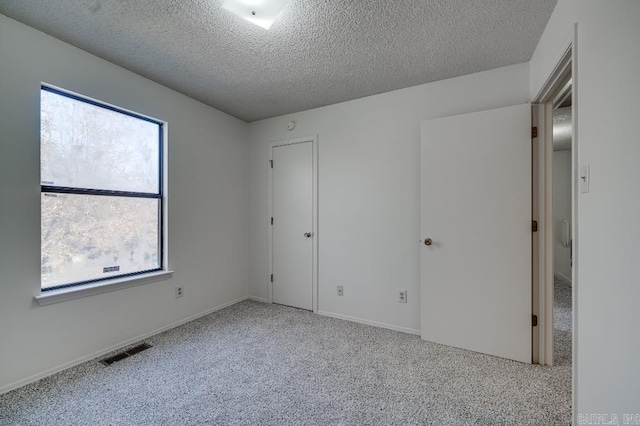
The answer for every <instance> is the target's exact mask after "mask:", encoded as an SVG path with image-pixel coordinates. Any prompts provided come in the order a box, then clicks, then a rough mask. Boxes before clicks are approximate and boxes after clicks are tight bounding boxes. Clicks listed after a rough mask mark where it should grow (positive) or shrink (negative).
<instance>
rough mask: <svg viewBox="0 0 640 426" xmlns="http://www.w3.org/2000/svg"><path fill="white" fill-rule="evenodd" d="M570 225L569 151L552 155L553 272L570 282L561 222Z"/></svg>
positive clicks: (569, 252) (567, 249)
mask: <svg viewBox="0 0 640 426" xmlns="http://www.w3.org/2000/svg"><path fill="white" fill-rule="evenodd" d="M563 219H566V220H568V221H569V224H571V220H572V218H571V151H569V150H565V151H554V153H553V226H554V237H553V270H554V273H555V274H557V275H559V276H560V277H561V278H564V279H565V280H567V281H569V282H571V249H570V248H569V247H564V246H563V245H562V238H563V236H562V234H563V232H564V229H563V227H562V220H563Z"/></svg>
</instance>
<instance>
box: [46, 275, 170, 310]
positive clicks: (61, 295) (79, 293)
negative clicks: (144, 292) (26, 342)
mask: <svg viewBox="0 0 640 426" xmlns="http://www.w3.org/2000/svg"><path fill="white" fill-rule="evenodd" d="M172 277H173V271H157V272H149V273H146V274H141V275H133V276H130V277H122V278H114V279H112V280H105V281H97V282H95V283H90V284H84V285H79V286H77V287H66V288H61V289H57V290H48V291H41V292H40V294H38V295H36V296H33V298H34V299H35V300H36V301H37V302H38V304H40V306H46V305H52V304H54V303H60V302H66V301H69V300H75V299H80V298H83V297H88V296H93V295H95V294H102V293H109V292H111V291H116V290H122V289H123V288H129V287H136V286H139V285H143V284H149V283H155V282H158V281H164V280H168V279H170V278H172Z"/></svg>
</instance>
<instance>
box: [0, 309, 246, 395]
mask: <svg viewBox="0 0 640 426" xmlns="http://www.w3.org/2000/svg"><path fill="white" fill-rule="evenodd" d="M248 298H249V297H247V296H245V297H241V298H239V299H236V300H232V301H231V302H228V303H225V304H222V305H220V306H216V307H215V308H212V309H209V310H206V311H204V312H200V313H199V314H195V315H192V316H190V317H187V318H185V319H182V320H180V321H177V322H174V323H172V324H169V325H166V326H164V327H161V328H158V329H156V330H153V331H150V332H148V333H144V334H141V335H139V336H136V337H132V338H131V339H127V340H125V341H122V342H120V343H117V344H115V345H112V346H109V347H108V348H105V349H102V350H99V351H97V352H94V353H92V354H90V355H86V356H83V357H80V358H78V359H75V360H73V361H69V362H65V363H64V364H62V365H59V366H57V367H54V368H50V369H48V370H45V371H43V372H41V373H38V374H34V375H33V376H30V377H27V378H26V379H22V380H18V381H17V382H14V383H11V384H10V385H7V386H4V387H2V388H0V395H2V394H3V393H7V392H9V391H12V390H14V389H18V388H20V387H22V386H25V385H28V384H29V383H33V382H36V381H38V380H40V379H44V378H45V377H48V376H52V375H54V374H56V373H59V372H60V371H63V370H66V369H68V368H71V367H75V366H76V365H78V364H82V363H83V362H87V361H90V360H92V359H94V358H98V357H99V356H102V355H104V354H107V353H109V352H112V351H116V350H118V349H121V348H124V347H125V346H128V345H130V344H132V343H136V342H138V341H140V340H143V339H148V338H149V337H151V336H155V335H156V334H159V333H162V332H163V331H167V330H170V329H172V328H176V327H178V326H181V325H182V324H186V323H188V322H190V321H193V320H195V319H198V318H200V317H203V316H205V315H209V314H212V313H214V312H216V311H219V310H221V309H224V308H227V307H229V306H231V305H235V304H236V303H240V302H242V301H244V300H247V299H248Z"/></svg>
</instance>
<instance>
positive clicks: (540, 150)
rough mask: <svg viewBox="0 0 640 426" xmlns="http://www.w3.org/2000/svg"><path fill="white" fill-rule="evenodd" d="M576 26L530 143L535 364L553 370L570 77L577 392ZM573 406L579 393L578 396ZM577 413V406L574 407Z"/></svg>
mask: <svg viewBox="0 0 640 426" xmlns="http://www.w3.org/2000/svg"><path fill="white" fill-rule="evenodd" d="M577 34H578V28H577V24H576V25H575V26H574V31H573V34H572V38H571V39H570V40H569V41H568V43H567V45H566V47H565V49H564V50H563V53H562V55H561V57H560V59H559V60H558V62H557V63H556V66H555V67H554V69H553V71H552V72H551V74H550V75H549V77H548V78H547V80H546V82H545V83H544V85H543V86H542V89H541V90H540V92H538V94H537V95H536V96H535V98H534V100H533V103H532V117H531V118H532V126H534V127H537V128H538V136H537V138H532V153H533V167H532V170H533V176H532V183H533V185H532V194H533V200H532V201H533V203H532V207H533V211H532V216H533V220H537V221H538V232H537V233H534V234H533V235H534V238H533V258H532V262H533V277H532V283H533V312H534V315H537V317H538V327H534V333H533V342H532V343H533V345H532V347H533V360H534V362H537V363H539V364H540V365H548V366H552V365H553V353H554V348H553V337H554V323H553V321H554V317H553V310H554V282H553V279H554V278H553V274H554V267H553V237H554V235H553V234H554V233H553V98H554V96H555V94H556V93H557V92H558V91H559V90H560V89H561V87H560V86H561V85H562V84H563V83H564V82H565V81H566V79H567V78H568V77H571V79H572V97H573V99H572V103H571V104H572V106H571V109H572V120H573V135H572V152H571V176H572V179H571V180H572V183H571V208H572V217H571V222H572V229H573V232H572V235H573V243H572V244H573V247H572V249H573V267H572V273H571V275H572V277H571V283H572V284H571V285H572V371H573V374H572V377H573V387H574V390H575V380H576V379H575V377H576V351H575V347H576V334H577V319H578V318H577V315H576V314H577V305H576V300H577V291H578V274H577V270H578V251H577V241H578V234H579V233H578V219H577V218H578V214H577V212H578V203H577V193H576V191H577V190H578V188H577V185H576V182H577V173H578V167H577V164H578V158H579V157H578V132H577V128H578V126H577V123H578V111H577V110H578V108H577V99H578V98H577V94H578V78H577V77H578V73H577ZM536 329H537V330H536ZM574 404H575V393H574ZM574 407H575V405H574Z"/></svg>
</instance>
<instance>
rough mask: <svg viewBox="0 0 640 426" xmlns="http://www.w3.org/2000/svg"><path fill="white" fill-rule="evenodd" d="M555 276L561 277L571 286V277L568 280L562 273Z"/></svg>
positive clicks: (556, 273)
mask: <svg viewBox="0 0 640 426" xmlns="http://www.w3.org/2000/svg"><path fill="white" fill-rule="evenodd" d="M554 275H557V276H559V277H560V278H562V279H563V280H564V281H566V282H568V283H569V284H571V277H569V278H567V276H566V275H564V274H563V273H562V272H557V271H556V272H554Z"/></svg>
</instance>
